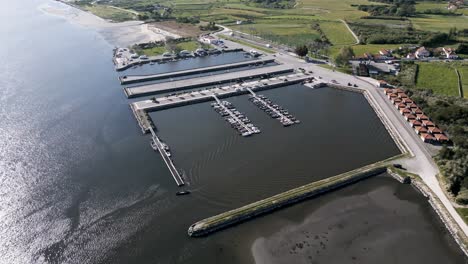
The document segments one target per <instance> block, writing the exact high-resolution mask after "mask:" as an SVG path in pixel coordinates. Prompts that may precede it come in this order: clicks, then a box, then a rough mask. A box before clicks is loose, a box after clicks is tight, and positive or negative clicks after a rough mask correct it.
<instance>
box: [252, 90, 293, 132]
mask: <svg viewBox="0 0 468 264" xmlns="http://www.w3.org/2000/svg"><path fill="white" fill-rule="evenodd" d="M247 90H248V91H249V92H250V93H251V94H252V95H250V96H249V101H251V102H252V103H253V104H254V105H256V106H257V107H258V108H259V109H260V110H263V111H265V113H267V114H268V115H269V116H271V117H272V118H274V119H277V120H278V121H280V122H281V124H282V125H283V126H285V127H287V126H290V125H294V124H299V123H300V122H301V121H299V120H298V119H296V118H295V117H294V116H293V115H291V114H289V112H288V110H287V109H284V108H283V107H281V106H279V105H277V104H274V103H273V102H272V101H271V100H270V99H268V98H267V97H266V96H264V95H257V94H255V93H254V91H252V90H251V89H250V88H247Z"/></svg>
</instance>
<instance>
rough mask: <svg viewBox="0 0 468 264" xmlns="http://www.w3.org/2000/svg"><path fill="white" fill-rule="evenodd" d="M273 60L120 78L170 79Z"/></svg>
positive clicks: (123, 80)
mask: <svg viewBox="0 0 468 264" xmlns="http://www.w3.org/2000/svg"><path fill="white" fill-rule="evenodd" d="M273 62H275V60H274V59H272V58H263V59H258V60H249V61H243V62H236V63H229V64H222V65H216V66H210V67H203V68H196V69H190V70H183V71H173V72H167V73H159V74H149V75H125V76H120V77H119V80H120V84H131V83H138V82H148V81H155V80H162V79H169V78H175V77H180V76H187V75H193V74H200V73H207V72H215V71H222V70H229V69H236V68H242V67H248V66H257V65H263V64H268V63H273Z"/></svg>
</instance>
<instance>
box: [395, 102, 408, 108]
mask: <svg viewBox="0 0 468 264" xmlns="http://www.w3.org/2000/svg"><path fill="white" fill-rule="evenodd" d="M395 107H396V108H397V109H403V108H406V105H405V104H404V103H399V104H397V105H395Z"/></svg>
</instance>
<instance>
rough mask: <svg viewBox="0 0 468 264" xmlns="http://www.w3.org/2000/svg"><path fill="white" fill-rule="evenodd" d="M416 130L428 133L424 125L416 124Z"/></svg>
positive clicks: (419, 132)
mask: <svg viewBox="0 0 468 264" xmlns="http://www.w3.org/2000/svg"><path fill="white" fill-rule="evenodd" d="M414 131H416V133H418V135H419V134H421V133H427V128H425V127H423V126H414Z"/></svg>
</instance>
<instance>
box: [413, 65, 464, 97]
mask: <svg viewBox="0 0 468 264" xmlns="http://www.w3.org/2000/svg"><path fill="white" fill-rule="evenodd" d="M418 65H419V71H418V75H417V78H416V88H418V89H431V90H432V91H433V92H434V93H437V94H444V95H451V96H459V92H458V78H457V74H456V73H455V70H454V68H453V66H452V65H451V64H447V63H437V62H431V63H427V62H426V63H425V62H422V63H418Z"/></svg>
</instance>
